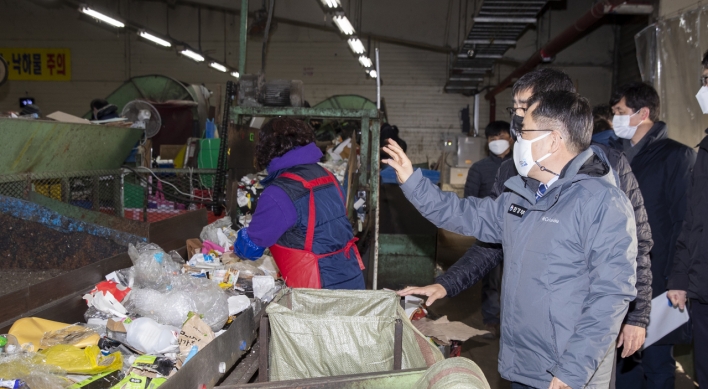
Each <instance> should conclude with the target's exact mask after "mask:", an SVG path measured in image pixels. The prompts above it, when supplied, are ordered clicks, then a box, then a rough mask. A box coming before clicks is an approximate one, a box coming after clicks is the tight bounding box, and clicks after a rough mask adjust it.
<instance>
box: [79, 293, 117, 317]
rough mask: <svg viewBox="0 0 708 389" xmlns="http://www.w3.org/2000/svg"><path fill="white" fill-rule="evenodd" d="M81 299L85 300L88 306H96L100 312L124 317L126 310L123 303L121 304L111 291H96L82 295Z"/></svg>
mask: <svg viewBox="0 0 708 389" xmlns="http://www.w3.org/2000/svg"><path fill="white" fill-rule="evenodd" d="M83 299H84V300H86V304H88V306H89V307H93V308H96V309H97V310H99V311H101V312H105V313H108V314H111V315H114V316H118V317H126V316H127V315H128V311H126V309H125V307H124V306H123V304H121V303H120V302H119V301H118V300H117V299H116V298H115V297H114V296H113V294H112V293H111V292H100V291H98V292H96V293H91V294H85V295H83Z"/></svg>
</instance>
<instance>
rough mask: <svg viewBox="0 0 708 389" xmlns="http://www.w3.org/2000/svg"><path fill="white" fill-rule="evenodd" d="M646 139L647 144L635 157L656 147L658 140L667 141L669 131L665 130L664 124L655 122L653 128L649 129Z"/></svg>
mask: <svg viewBox="0 0 708 389" xmlns="http://www.w3.org/2000/svg"><path fill="white" fill-rule="evenodd" d="M644 136H646V137H648V139H647V144H646V145H644V149H643V150H640V151H639V153H637V155H639V154H642V153H643V152H645V151H652V150H653V149H654V148H656V147H657V146H658V143H657V142H659V141H660V140H664V139H667V138H668V137H669V130H668V129H667V128H666V123H664V122H655V123H654V125H653V126H651V128H650V129H649V132H647V134H646V135H644Z"/></svg>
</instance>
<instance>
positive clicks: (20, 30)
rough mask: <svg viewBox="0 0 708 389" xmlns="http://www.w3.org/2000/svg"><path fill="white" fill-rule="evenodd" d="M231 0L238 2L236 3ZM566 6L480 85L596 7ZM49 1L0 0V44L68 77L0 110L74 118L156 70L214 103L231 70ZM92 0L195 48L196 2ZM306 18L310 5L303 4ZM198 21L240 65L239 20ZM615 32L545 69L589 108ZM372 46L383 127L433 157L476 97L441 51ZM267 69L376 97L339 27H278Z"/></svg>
mask: <svg viewBox="0 0 708 389" xmlns="http://www.w3.org/2000/svg"><path fill="white" fill-rule="evenodd" d="M314 1H315V0H293V1H289V2H285V3H283V4H284V7H283V8H278V12H279V13H284V14H286V15H290V14H295V13H296V11H297V10H298V9H299V5H300V3H302V6H307V7H312V4H311V3H314ZM228 3H229V4H231V5H233V4H235V2H233V1H230V2H228ZM251 3H258V4H255V5H254V4H252V8H253V7H256V8H257V7H259V6H260V2H254V1H251ZM567 3H568V7H569V9H567V10H551V11H549V12H547V13H546V14H545V15H544V17H543V20H542V21H541V22H540V23H539V26H538V27H537V29H530V30H529V31H528V32H527V33H526V34H525V35H524V36H523V37H522V39H521V40H520V41H519V44H518V45H517V48H516V49H514V50H511V51H510V52H509V53H508V54H507V57H508V60H509V61H506V63H507V64H508V65H500V66H499V67H498V68H497V69H496V70H495V74H494V75H493V77H492V78H491V79H490V80H488V81H489V82H490V83H491V84H495V83H496V82H497V81H498V80H499V79H502V78H504V77H505V76H506V75H507V74H508V73H509V72H511V71H512V70H513V69H514V68H515V64H514V63H515V62H523V61H524V60H526V58H528V57H529V55H531V53H533V52H534V51H535V50H536V49H537V48H538V47H540V45H542V44H543V43H545V42H546V41H547V40H548V37H549V34H550V37H553V36H555V35H556V34H557V33H559V32H560V31H561V30H562V29H563V28H565V27H566V26H568V25H570V23H572V22H573V21H574V20H575V19H577V18H578V17H579V16H580V15H581V14H583V13H584V12H586V11H587V10H588V9H589V8H590V7H591V6H592V3H593V2H592V1H591V0H582V1H572V2H571V1H569V2H567ZM50 4H56V5H54V6H50V7H47V6H42V5H38V3H35V2H30V1H10V0H0V47H28V48H31V47H62V48H64V47H65V48H70V49H71V51H72V64H73V71H72V81H70V82H29V81H12V82H9V83H8V84H6V85H3V86H1V87H0V111H7V110H16V109H17V100H18V98H19V97H22V96H32V97H35V98H36V99H37V104H38V105H39V106H40V107H41V109H42V111H43V113H44V114H47V113H51V112H54V111H57V110H61V111H65V112H68V113H71V114H74V115H83V114H84V113H85V112H87V111H88V105H89V102H90V101H91V100H92V99H93V98H96V97H105V96H106V95H108V94H109V93H110V92H112V91H113V90H115V89H116V88H117V87H118V86H120V85H121V84H122V83H123V82H124V81H125V80H127V79H128V78H130V77H133V76H137V75H145V74H164V75H167V76H170V77H173V78H176V79H178V80H181V81H184V82H187V83H204V84H205V85H206V86H207V87H208V88H209V89H211V90H212V91H214V92H215V96H214V97H213V98H212V104H214V105H216V104H219V103H220V102H221V100H222V97H221V95H220V93H219V92H220V91H221V90H222V89H223V85H224V83H225V82H226V81H227V80H228V79H229V76H228V75H226V74H223V73H220V72H218V71H215V70H212V69H210V68H209V67H208V66H206V65H204V64H196V63H195V62H193V61H191V60H189V59H186V58H183V57H180V56H179V55H177V54H176V53H175V51H174V50H168V49H161V48H159V47H157V46H155V45H154V44H152V43H149V42H145V41H143V40H141V39H139V38H138V37H137V36H136V35H135V34H134V33H132V32H120V31H116V30H115V29H113V28H111V27H107V26H105V25H102V24H99V23H96V22H95V21H93V20H92V19H90V18H86V17H84V16H81V15H80V14H79V13H78V12H77V11H76V10H75V9H73V8H69V7H67V6H65V5H62V3H61V2H59V3H57V2H53V3H51V2H50ZM92 4H94V5H95V6H96V8H100V9H103V10H105V11H106V12H112V13H113V14H115V15H120V16H121V17H123V18H125V19H129V20H132V21H134V22H136V23H141V24H143V25H145V26H149V28H150V29H151V30H152V31H155V32H156V33H159V34H164V35H168V34H169V35H170V36H171V37H172V38H174V39H177V40H182V41H185V42H187V43H188V44H190V45H191V46H192V47H195V48H199V42H198V36H199V31H198V28H197V10H196V8H195V7H192V6H186V5H177V6H175V7H171V8H169V12H168V8H167V6H166V4H165V3H164V2H161V1H129V0H121V1H108V0H100V1H94V2H93V3H92ZM279 7H280V5H279ZM366 7H367V6H366V4H364V11H363V13H362V15H363V21H364V22H365V23H363V24H364V29H365V30H366V31H372V32H376V30H375V29H376V24H378V25H381V23H369V24H367V23H366V21H367V19H366V17H367V14H368V13H367V12H368V11H367V8H366ZM254 10H255V8H254ZM252 11H253V10H252ZM315 11H317V9H315ZM319 12H320V15H321V11H319ZM470 12H471V11H470ZM308 14H312V12H310V11H309V10H308ZM293 18H294V17H293ZM318 18H321V16H320V17H318ZM549 18H550V20H549ZM320 20H321V19H320ZM397 20H398V22H397V23H403V21H401V19H397ZM201 23H202V27H201V50H202V51H203V52H204V53H206V54H208V55H209V56H211V57H213V58H216V59H218V60H221V61H224V62H226V63H227V64H228V65H230V66H232V67H234V68H235V67H237V64H238V53H239V49H238V41H239V33H238V28H239V20H238V16H235V15H233V14H226V13H223V12H220V11H216V10H208V9H203V10H202V11H201ZM549 26H550V31H549ZM388 28H389V30H390V29H391V27H390V26H389V27H388ZM442 30H443V29H442V28H441V31H442ZM451 30H453V31H451V32H450V34H449V35H450V36H455V34H456V33H455V32H454V26H453V28H451ZM426 31H427V30H426ZM537 32H538V34H537ZM413 38H415V37H413ZM612 39H613V36H612V33H611V30H610V27H609V26H604V27H601V28H599V29H597V30H596V31H594V32H592V33H591V34H590V35H589V36H588V37H586V38H583V39H582V40H581V41H579V42H577V43H576V44H575V45H574V46H572V47H571V48H569V49H568V50H567V51H566V52H564V53H561V54H560V55H559V56H558V58H557V59H556V62H555V63H554V64H553V66H556V67H560V68H562V69H563V70H566V71H567V72H568V73H569V74H570V75H571V76H572V77H573V79H574V80H576V83H577V86H578V90H579V91H580V92H581V93H582V94H584V95H585V96H587V97H588V98H589V99H590V101H591V103H593V104H597V103H601V102H605V101H607V99H608V98H609V93H610V88H611V75H612V71H611V66H610V64H611V58H612V57H611V49H612ZM434 41H439V43H438V44H440V43H443V41H444V37H443V35H442V34H441V35H440V37H439V38H436V39H434V40H431V39H428V41H427V42H426V43H429V44H431V43H434ZM450 43H453V42H450ZM374 45H377V43H376V42H372V51H373V46H374ZM378 46H379V47H380V50H381V66H382V81H383V89H382V95H383V97H384V98H385V101H386V106H387V108H388V115H389V120H390V122H391V123H393V124H396V125H398V127H399V128H400V129H401V131H402V137H403V138H404V139H405V140H406V142H407V143H408V147H409V149H410V154H411V157H412V159H413V160H414V162H416V163H418V162H424V161H426V160H428V159H430V160H436V159H437V158H438V156H439V155H440V151H441V148H440V146H439V145H440V144H441V139H442V137H443V136H445V135H446V134H457V133H459V132H460V123H459V118H458V115H459V111H460V109H462V108H463V107H464V106H465V105H467V104H470V105H471V106H472V105H473V98H470V97H465V96H462V95H458V94H445V93H443V86H444V84H445V80H446V78H447V60H448V59H447V56H446V55H445V54H442V53H435V52H431V51H425V50H420V49H413V48H409V47H403V46H398V45H392V44H384V43H381V44H378ZM260 51H261V41H260V40H259V39H252V40H249V49H248V57H247V71H248V72H249V73H255V72H257V71H258V70H259V69H260V62H261V60H260V57H261V55H260ZM509 63H510V65H509ZM266 73H267V78H268V79H275V78H285V79H301V80H303V81H304V83H305V97H306V99H307V100H308V101H309V102H310V103H311V104H316V103H318V102H319V101H321V100H323V99H325V98H327V97H330V96H332V95H337V94H360V95H363V96H366V97H368V98H370V99H372V100H373V99H375V96H376V85H375V81H374V80H372V79H368V78H367V77H366V76H365V74H364V71H363V68H361V67H360V66H359V64H358V62H357V60H356V58H355V57H354V56H353V55H352V54H351V53H350V51H349V49H348V46H347V44H346V43H345V42H344V41H343V40H342V39H341V38H340V37H339V36H338V35H337V34H333V33H329V32H326V31H320V30H316V29H310V28H304V27H295V26H292V25H287V24H279V25H278V26H277V29H276V30H275V31H274V32H273V33H272V34H271V44H270V46H269V51H268V59H267V71H266ZM510 105H511V98H510V92H509V90H507V91H505V92H503V93H502V94H500V95H499V96H497V110H496V118H497V119H507V118H508V115H507V114H506V113H505V111H504V107H507V106H510ZM488 118H489V106H488V103H487V101H486V100H484V99H482V103H481V104H480V126H481V128H482V129H483V128H484V126H485V125H486V124H487V122H488Z"/></svg>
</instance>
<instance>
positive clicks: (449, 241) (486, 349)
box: [430, 231, 696, 389]
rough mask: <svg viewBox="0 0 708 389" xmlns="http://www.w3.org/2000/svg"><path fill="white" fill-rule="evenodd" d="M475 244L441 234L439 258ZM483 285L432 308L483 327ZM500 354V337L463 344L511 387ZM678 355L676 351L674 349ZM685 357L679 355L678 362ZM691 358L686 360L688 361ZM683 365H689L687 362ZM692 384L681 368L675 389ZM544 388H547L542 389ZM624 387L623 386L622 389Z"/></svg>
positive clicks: (451, 257) (501, 387)
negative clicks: (502, 371)
mask: <svg viewBox="0 0 708 389" xmlns="http://www.w3.org/2000/svg"><path fill="white" fill-rule="evenodd" d="M473 243H474V238H467V237H462V236H460V235H456V234H452V233H449V232H445V231H442V232H439V233H438V252H437V261H438V264H439V265H440V266H441V267H442V268H443V269H447V268H448V267H449V266H450V265H452V264H453V263H455V261H456V260H457V259H458V258H460V256H462V254H464V252H465V250H466V249H467V248H468V247H469V246H470V245H471V244H473ZM481 291H482V285H481V283H478V284H476V285H474V286H473V287H472V288H470V289H467V290H466V291H464V292H462V293H461V294H459V295H457V296H455V297H452V298H445V299H443V300H440V301H438V302H436V303H434V304H433V306H432V307H430V311H431V312H432V313H434V314H436V315H440V316H442V315H447V317H448V318H449V319H450V321H462V322H464V323H465V324H467V325H470V326H472V327H474V328H480V329H481V328H484V324H483V322H482V312H481V293H482V292H481ZM498 354H499V340H498V339H495V340H487V339H483V338H481V337H475V338H472V339H470V340H468V341H466V342H465V343H464V344H463V346H462V356H463V357H466V358H469V359H471V360H473V361H474V362H475V363H477V364H478V365H479V367H480V368H481V369H482V371H483V372H484V374H485V376H486V377H487V380H488V381H489V385H490V387H491V389H508V388H510V384H509V382H508V381H506V380H504V379H502V378H501V376H500V375H499V372H498V371H497V355H498ZM675 354H676V352H675ZM682 360H683V359H682V358H679V362H681V361H682ZM688 360H690V358H688V359H687V361H688ZM684 364H686V363H685V362H684ZM695 387H696V386H694V384H693V380H691V379H690V378H689V377H688V376H687V375H686V373H684V372H683V370H682V369H678V370H677V372H676V388H675V389H694V388H695ZM541 389H545V388H541ZM619 389H621V388H619Z"/></svg>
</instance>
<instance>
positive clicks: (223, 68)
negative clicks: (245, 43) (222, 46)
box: [209, 62, 227, 73]
mask: <svg viewBox="0 0 708 389" xmlns="http://www.w3.org/2000/svg"><path fill="white" fill-rule="evenodd" d="M209 66H211V67H212V68H214V69H216V70H218V71H220V72H224V73H226V70H227V69H226V66H224V65H222V64H220V63H218V62H209Z"/></svg>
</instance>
